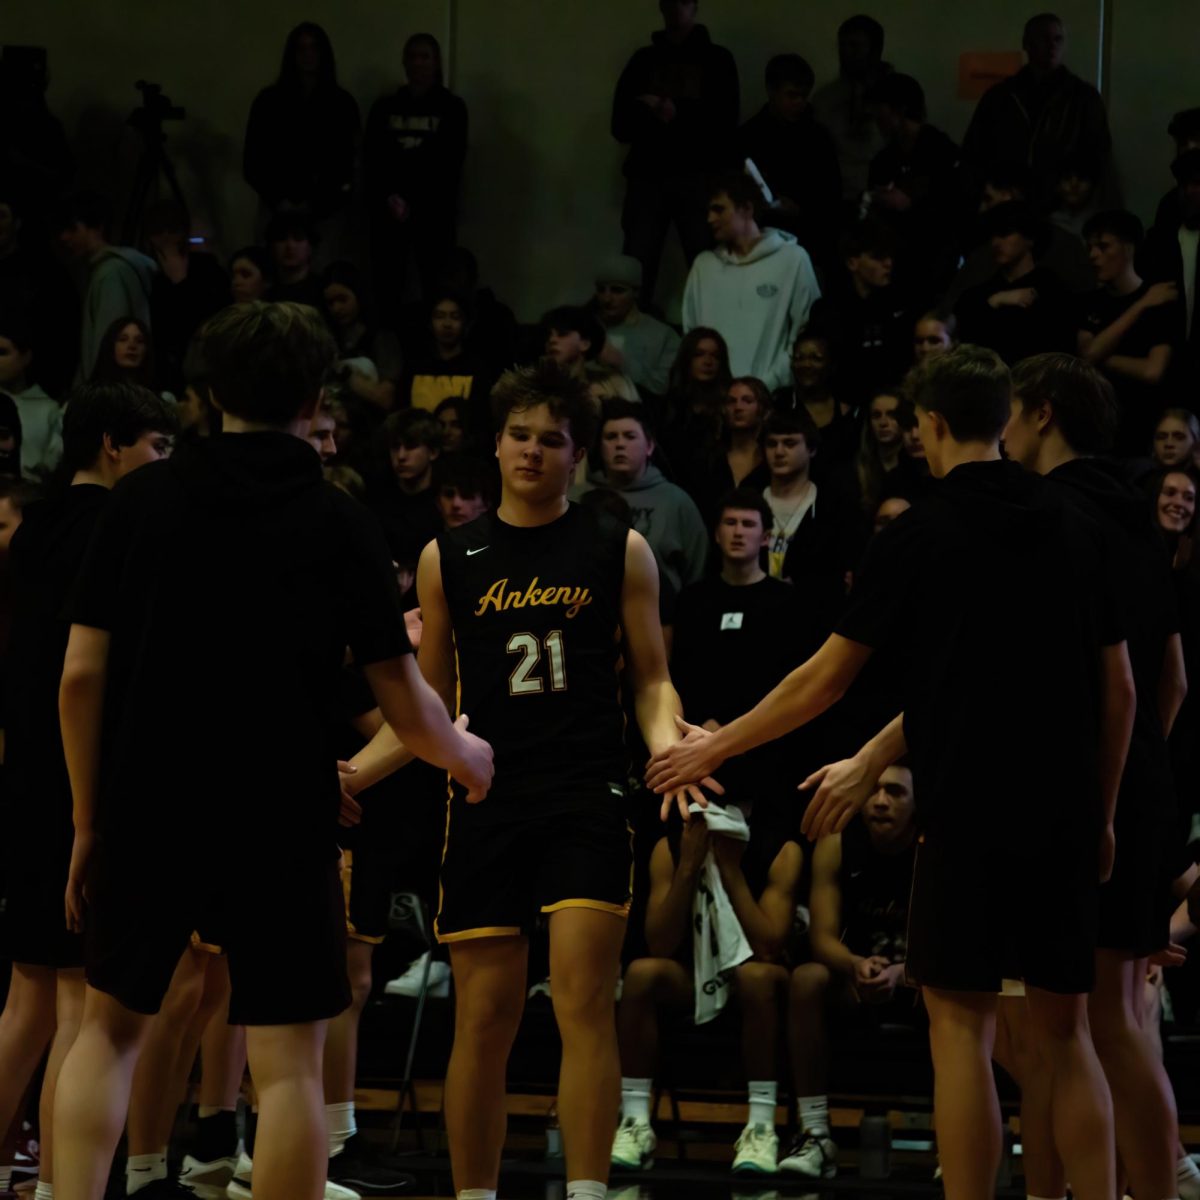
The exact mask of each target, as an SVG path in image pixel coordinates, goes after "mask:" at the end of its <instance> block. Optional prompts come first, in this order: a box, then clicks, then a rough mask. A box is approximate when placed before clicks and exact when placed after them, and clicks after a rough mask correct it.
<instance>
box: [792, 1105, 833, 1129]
mask: <svg viewBox="0 0 1200 1200" xmlns="http://www.w3.org/2000/svg"><path fill="white" fill-rule="evenodd" d="M796 1104H797V1106H798V1107H799V1109H800V1128H801V1129H803V1130H804V1132H805V1133H811V1134H812V1135H813V1137H828V1136H829V1097H828V1096H797V1097H796Z"/></svg>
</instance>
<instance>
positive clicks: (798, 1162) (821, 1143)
mask: <svg viewBox="0 0 1200 1200" xmlns="http://www.w3.org/2000/svg"><path fill="white" fill-rule="evenodd" d="M779 1169H780V1170H781V1171H789V1172H791V1173H792V1174H793V1175H803V1176H804V1177H805V1178H806V1179H833V1178H834V1177H835V1176H836V1175H837V1146H836V1145H835V1144H834V1141H833V1138H831V1137H829V1136H828V1135H825V1136H823V1137H813V1135H812V1134H811V1133H802V1134H797V1135H796V1137H795V1138H794V1139H793V1140H792V1144H791V1145H790V1146H789V1147H788V1150H787V1153H786V1154H785V1155H784V1156H783V1158H782V1159H781V1160H780V1163H779Z"/></svg>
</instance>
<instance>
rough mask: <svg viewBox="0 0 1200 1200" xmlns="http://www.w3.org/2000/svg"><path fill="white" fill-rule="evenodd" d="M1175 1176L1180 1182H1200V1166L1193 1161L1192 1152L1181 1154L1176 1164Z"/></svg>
mask: <svg viewBox="0 0 1200 1200" xmlns="http://www.w3.org/2000/svg"><path fill="white" fill-rule="evenodd" d="M1175 1178H1176V1179H1178V1180H1179V1182H1180V1183H1200V1167H1197V1166H1196V1164H1195V1162H1193V1161H1192V1156H1191V1155H1190V1154H1181V1155H1180V1156H1179V1162H1178V1163H1176V1165H1175Z"/></svg>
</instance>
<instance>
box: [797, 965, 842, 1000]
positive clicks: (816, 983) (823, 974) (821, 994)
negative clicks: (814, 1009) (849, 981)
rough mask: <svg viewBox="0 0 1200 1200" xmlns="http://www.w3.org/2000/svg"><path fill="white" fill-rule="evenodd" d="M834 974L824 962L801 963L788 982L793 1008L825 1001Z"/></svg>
mask: <svg viewBox="0 0 1200 1200" xmlns="http://www.w3.org/2000/svg"><path fill="white" fill-rule="evenodd" d="M832 982H833V975H832V973H831V972H830V970H829V968H828V967H827V966H826V965H825V964H824V963H817V962H810V963H801V965H800V966H798V967H797V968H796V969H795V970H794V971H793V972H792V977H791V979H790V981H789V983H788V996H789V1000H790V1002H791V1006H792V1008H793V1010H795V1009H797V1008H801V1009H803V1008H808V1007H811V1006H812V1005H814V1004H822V1003H824V1000H825V997H826V995H827V994H828V993H829V985H830V984H831V983H832Z"/></svg>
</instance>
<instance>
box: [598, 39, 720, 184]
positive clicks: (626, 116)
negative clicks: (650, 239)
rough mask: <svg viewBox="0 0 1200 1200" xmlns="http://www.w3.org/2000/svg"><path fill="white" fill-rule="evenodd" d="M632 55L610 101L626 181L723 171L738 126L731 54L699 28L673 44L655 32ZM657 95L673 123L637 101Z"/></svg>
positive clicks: (613, 128)
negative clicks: (667, 104) (669, 105)
mask: <svg viewBox="0 0 1200 1200" xmlns="http://www.w3.org/2000/svg"><path fill="white" fill-rule="evenodd" d="M650 42H651V44H650V45H649V46H643V47H642V48H641V49H640V50H636V51H634V54H633V57H632V58H631V59H630V60H629V62H628V63H626V65H625V70H624V71H622V72H621V78H620V79H619V80H618V81H617V91H616V94H615V95H614V97H613V112H612V134H613V137H615V138H616V139H617V141H618V142H623V143H624V144H626V145H627V146H628V147H629V154H628V156H627V157H626V159H625V175H626V177H627V178H629V179H670V178H674V177H676V176H680V175H690V176H695V175H703V174H705V173H707V172H710V171H713V170H716V169H719V168H722V167H725V166H728V165H729V163H730V161H731V159H732V153H733V139H734V134H735V133H736V131H737V122H738V74H737V64H736V63H735V62H734V60H733V55H732V54H730V53H729V51H728V50H726V49H725V47H724V46H717V45H715V44H714V43H713V41H712V39H711V38H710V37H709V36H708V30H707V29H706V28H705V27H704V26H703V25H697V26H695V27H694V28H693V29H692V32H691V33H689V34H688V36H687V37H686V38H684V40H683V41H682V42H679V43H674V42H671V41H669V40H668V39H667V35H666V34H665V33H663V32H661V31H660V32H658V33H656V34H654V36H653V37H652V38H651V39H650ZM648 95H649V96H661V97H663V98H664V99H669V100H671V101H672V102H673V103H674V105H675V117H674V119H673V120H671V121H666V122H664V121H660V120H659V119H658V117H656V116H655V115H654V113H653V112H651V110H650V108H649V107H648V106H647V105H646V104H643V103H642V101H640V100H639V99H638V97H639V96H648Z"/></svg>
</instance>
